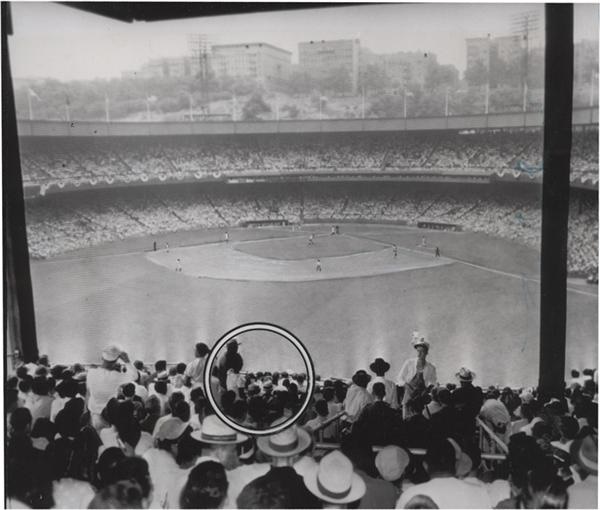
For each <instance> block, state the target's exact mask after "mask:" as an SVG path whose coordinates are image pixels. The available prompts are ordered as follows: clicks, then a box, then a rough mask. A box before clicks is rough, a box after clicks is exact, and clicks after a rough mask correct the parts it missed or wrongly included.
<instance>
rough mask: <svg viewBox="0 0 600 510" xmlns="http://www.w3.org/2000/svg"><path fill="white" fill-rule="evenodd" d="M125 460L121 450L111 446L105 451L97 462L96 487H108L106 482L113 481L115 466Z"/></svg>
mask: <svg viewBox="0 0 600 510" xmlns="http://www.w3.org/2000/svg"><path fill="white" fill-rule="evenodd" d="M124 458H125V454H124V453H123V450H121V448H118V447H116V446H111V447H109V448H107V449H106V450H104V451H103V452H102V454H101V455H100V457H98V460H97V462H96V469H95V473H96V479H95V480H94V485H95V486H96V488H97V489H100V488H102V487H104V486H105V485H106V480H110V479H111V473H112V472H113V469H114V468H115V466H116V465H117V464H118V463H119V462H120V461H121V460H123V459H124Z"/></svg>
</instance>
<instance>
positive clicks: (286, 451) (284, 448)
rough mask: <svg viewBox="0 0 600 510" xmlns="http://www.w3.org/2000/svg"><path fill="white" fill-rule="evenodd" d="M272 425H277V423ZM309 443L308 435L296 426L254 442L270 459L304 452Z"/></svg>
mask: <svg viewBox="0 0 600 510" xmlns="http://www.w3.org/2000/svg"><path fill="white" fill-rule="evenodd" d="M273 425H277V421H275V422H274V423H273ZM310 443H311V438H310V434H309V433H308V432H307V431H306V430H304V429H301V428H298V427H296V426H291V427H289V428H287V429H285V430H282V431H281V432H278V433H277V434H273V435H271V436H266V437H265V436H261V437H259V438H258V439H257V440H256V445H257V446H258V448H259V449H260V450H261V451H262V452H263V453H265V454H267V455H269V456H270V457H292V456H293V455H297V454H298V453H301V452H303V451H304V450H306V449H307V448H308V447H309V446H310Z"/></svg>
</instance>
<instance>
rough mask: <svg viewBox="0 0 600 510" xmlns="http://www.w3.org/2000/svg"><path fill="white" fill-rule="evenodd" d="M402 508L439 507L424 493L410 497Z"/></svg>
mask: <svg viewBox="0 0 600 510" xmlns="http://www.w3.org/2000/svg"><path fill="white" fill-rule="evenodd" d="M404 508H431V509H434V508H439V506H437V505H436V504H435V501H433V499H431V498H430V497H429V496H426V495H425V494H417V495H416V496H413V497H412V498H410V499H409V500H408V501H407V502H406V504H405V505H404Z"/></svg>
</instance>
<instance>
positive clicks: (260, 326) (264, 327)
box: [204, 322, 315, 436]
mask: <svg viewBox="0 0 600 510" xmlns="http://www.w3.org/2000/svg"><path fill="white" fill-rule="evenodd" d="M250 331H270V332H271V333H275V334H277V335H279V336H281V337H283V338H285V339H286V340H287V341H288V342H290V343H291V344H292V345H293V346H294V347H295V348H296V349H297V350H298V352H299V353H300V356H302V359H303V361H304V365H305V366H306V372H307V377H306V379H307V383H308V386H307V388H306V395H305V398H304V402H303V404H302V406H301V407H300V409H299V410H298V412H297V413H296V414H295V415H294V416H292V417H290V418H288V419H287V420H286V421H284V422H283V423H280V424H278V425H276V426H274V427H270V428H267V429H264V430H256V429H251V428H248V427H244V426H242V425H240V424H239V423H237V422H236V421H235V420H232V419H231V418H229V417H228V416H226V415H225V413H223V411H222V410H221V408H220V406H219V404H217V402H216V400H215V398H214V396H213V394H212V387H211V374H212V368H213V365H214V363H215V361H216V358H217V354H218V353H219V351H220V350H221V349H222V348H223V347H224V346H225V345H226V344H227V342H229V341H230V340H233V339H234V338H235V337H236V336H238V335H241V334H243V333H248V332H250ZM205 367H206V368H205V370H204V387H205V389H206V396H207V398H208V401H209V402H210V404H211V406H212V407H213V409H214V410H215V413H216V414H217V416H218V417H219V418H220V419H221V420H222V421H224V422H225V423H226V424H227V425H229V426H230V427H231V428H233V429H235V430H237V431H238V432H242V433H243V434H247V435H251V436H267V435H272V434H277V433H278V432H281V431H282V430H285V429H286V428H288V427H290V426H291V425H293V424H294V423H295V422H296V421H298V419H299V418H300V416H302V414H303V413H304V411H306V408H307V407H308V405H309V403H310V400H311V398H312V395H313V392H314V389H315V368H314V365H313V362H312V358H311V357H310V354H309V353H308V350H307V349H306V347H305V346H304V344H303V343H302V342H301V341H300V340H298V338H296V336H294V335H293V334H292V333H290V332H289V331H288V330H287V329H284V328H282V327H281V326H277V325H276V324H271V323H269V322H250V323H247V324H242V325H240V326H237V327H235V328H233V329H232V330H230V331H228V332H227V333H225V334H224V335H223V336H222V337H221V338H220V339H219V340H218V341H217V343H216V344H215V345H214V347H213V348H212V349H211V351H210V354H209V356H208V359H207V360H206V365H205Z"/></svg>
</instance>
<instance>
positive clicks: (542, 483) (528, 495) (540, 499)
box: [517, 458, 568, 508]
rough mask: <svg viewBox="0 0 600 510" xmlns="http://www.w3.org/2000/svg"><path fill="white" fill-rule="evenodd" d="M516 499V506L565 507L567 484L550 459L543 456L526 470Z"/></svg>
mask: <svg viewBox="0 0 600 510" xmlns="http://www.w3.org/2000/svg"><path fill="white" fill-rule="evenodd" d="M517 500H518V505H519V506H518V508H567V501H568V497H567V486H566V484H565V482H564V481H563V480H562V479H561V478H560V477H559V476H558V475H557V471H556V467H555V466H554V464H553V463H552V460H551V459H549V458H544V460H543V461H542V462H540V463H539V464H537V465H536V466H535V467H534V468H533V469H532V470H531V471H529V472H528V474H527V481H526V483H525V486H524V487H523V490H522V491H521V492H520V494H519V495H518V497H517Z"/></svg>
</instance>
